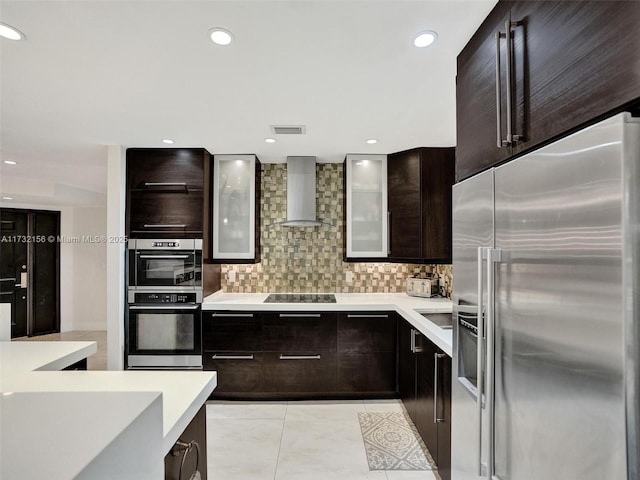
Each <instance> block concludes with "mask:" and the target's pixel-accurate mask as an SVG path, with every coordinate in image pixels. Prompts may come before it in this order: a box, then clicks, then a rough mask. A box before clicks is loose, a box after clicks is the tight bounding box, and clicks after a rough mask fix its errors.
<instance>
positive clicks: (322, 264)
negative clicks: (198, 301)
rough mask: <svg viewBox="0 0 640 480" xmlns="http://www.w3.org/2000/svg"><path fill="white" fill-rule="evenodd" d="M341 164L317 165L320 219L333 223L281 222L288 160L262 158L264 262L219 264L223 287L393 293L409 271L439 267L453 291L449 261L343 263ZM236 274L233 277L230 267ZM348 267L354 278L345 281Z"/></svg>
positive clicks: (427, 271) (400, 288) (401, 288)
mask: <svg viewBox="0 0 640 480" xmlns="http://www.w3.org/2000/svg"><path fill="white" fill-rule="evenodd" d="M342 175H343V165H342V164H340V163H325V164H318V165H317V166H316V202H317V203H316V205H317V207H316V209H317V216H318V219H319V220H321V221H322V222H325V223H328V224H330V225H332V226H331V227H329V226H324V225H323V226H320V227H282V226H280V225H275V224H276V223H277V222H282V221H284V220H286V216H287V191H286V190H287V166H286V164H283V163H275V164H262V198H261V205H260V208H261V220H260V223H261V224H260V234H261V239H260V241H261V248H262V262H261V263H257V264H223V265H222V290H223V291H225V292H233V293H266V292H275V293H287V292H288V293H299V292H305V293H315V292H341V293H373V292H377V293H393V292H404V291H405V279H406V278H407V277H408V276H412V275H424V274H431V273H437V274H439V275H442V276H441V278H443V279H444V292H445V293H446V294H447V296H449V297H450V296H451V289H452V281H453V277H452V269H451V265H434V266H431V265H413V264H401V263H345V262H343V261H342V258H343V240H342V226H343V208H342V203H343V191H342ZM231 272H233V273H234V274H235V279H234V281H233V282H230V281H229V273H231ZM347 272H352V276H353V278H352V281H351V282H347V281H346V276H347Z"/></svg>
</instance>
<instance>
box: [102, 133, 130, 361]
mask: <svg viewBox="0 0 640 480" xmlns="http://www.w3.org/2000/svg"><path fill="white" fill-rule="evenodd" d="M125 158H126V155H125V149H124V148H123V147H121V146H119V145H110V146H109V147H108V148H107V234H108V235H109V236H113V237H118V236H123V235H124V209H125V165H126V162H125ZM125 247H126V245H125V244H123V243H108V244H107V289H106V295H107V348H108V352H107V355H108V359H107V365H108V368H109V370H122V369H123V368H124V289H125V279H124V252H125Z"/></svg>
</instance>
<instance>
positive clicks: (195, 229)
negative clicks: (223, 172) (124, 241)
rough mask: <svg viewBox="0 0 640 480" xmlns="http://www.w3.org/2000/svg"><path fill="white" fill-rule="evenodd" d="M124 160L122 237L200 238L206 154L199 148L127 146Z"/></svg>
mask: <svg viewBox="0 0 640 480" xmlns="http://www.w3.org/2000/svg"><path fill="white" fill-rule="evenodd" d="M126 158H127V172H126V177H127V198H126V214H125V215H126V231H127V235H129V236H130V237H131V238H203V234H204V230H205V228H204V224H205V216H206V215H207V212H208V205H207V201H206V199H207V198H208V195H206V193H205V190H206V188H207V187H208V182H207V181H205V178H206V177H207V176H208V172H209V169H210V155H209V152H207V151H206V150H205V149H203V148H130V149H128V150H127V157H126Z"/></svg>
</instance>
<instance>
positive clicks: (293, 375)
mask: <svg viewBox="0 0 640 480" xmlns="http://www.w3.org/2000/svg"><path fill="white" fill-rule="evenodd" d="M396 330H397V317H396V314H395V312H237V311H234V312H230V311H216V312H204V314H203V351H204V356H203V366H204V369H205V370H216V371H217V372H218V387H217V388H216V389H215V390H214V391H213V393H212V395H211V398H227V399H257V398H270V399H276V398H280V399H285V398H293V399H303V398H384V397H388V398H392V397H395V396H396V355H397V351H396V348H397V331H396Z"/></svg>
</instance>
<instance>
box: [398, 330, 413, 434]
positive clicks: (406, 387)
mask: <svg viewBox="0 0 640 480" xmlns="http://www.w3.org/2000/svg"><path fill="white" fill-rule="evenodd" d="M415 335H416V330H415V329H414V328H413V327H412V326H411V325H410V324H409V322H407V321H406V320H400V321H399V322H398V396H399V397H400V400H402V403H403V405H404V407H405V409H406V410H407V413H408V414H409V417H410V418H411V420H413V423H416V356H415V351H414V344H415V343H414V342H415Z"/></svg>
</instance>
